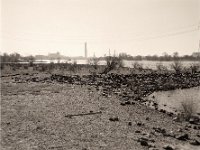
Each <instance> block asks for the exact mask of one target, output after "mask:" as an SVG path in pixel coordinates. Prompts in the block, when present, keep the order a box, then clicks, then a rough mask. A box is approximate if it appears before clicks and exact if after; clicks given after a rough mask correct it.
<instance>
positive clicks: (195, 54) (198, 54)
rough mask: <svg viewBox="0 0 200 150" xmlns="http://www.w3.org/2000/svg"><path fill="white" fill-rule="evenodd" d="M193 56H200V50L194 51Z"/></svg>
mask: <svg viewBox="0 0 200 150" xmlns="http://www.w3.org/2000/svg"><path fill="white" fill-rule="evenodd" d="M192 56H193V57H200V52H194V53H192Z"/></svg>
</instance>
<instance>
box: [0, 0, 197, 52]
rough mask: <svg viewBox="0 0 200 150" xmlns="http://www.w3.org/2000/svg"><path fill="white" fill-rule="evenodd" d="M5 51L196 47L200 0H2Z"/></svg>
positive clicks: (186, 49) (185, 49)
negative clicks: (85, 44)
mask: <svg viewBox="0 0 200 150" xmlns="http://www.w3.org/2000/svg"><path fill="white" fill-rule="evenodd" d="M0 22H1V25H0V27H1V40H0V44H1V45H0V46H1V53H4V52H7V53H13V52H17V53H20V54H22V55H38V54H41V55H47V54H48V53H55V52H60V53H61V54H63V55H66V56H84V43H85V42H87V49H88V55H89V56H93V55H94V54H95V55H96V56H104V55H105V54H106V55H108V53H109V49H110V52H111V54H113V53H114V51H115V52H116V54H119V53H122V52H124V53H128V54H131V55H134V56H135V55H154V54H157V55H162V54H163V53H164V52H167V53H168V54H173V53H174V52H178V53H179V54H180V55H186V54H192V53H193V52H197V51H198V47H199V40H200V29H199V28H200V0H1V20H0Z"/></svg>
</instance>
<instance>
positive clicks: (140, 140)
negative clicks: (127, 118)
mask: <svg viewBox="0 0 200 150" xmlns="http://www.w3.org/2000/svg"><path fill="white" fill-rule="evenodd" d="M138 142H140V144H141V145H142V146H149V144H148V140H147V139H143V138H139V139H138Z"/></svg>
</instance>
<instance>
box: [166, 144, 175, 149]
mask: <svg viewBox="0 0 200 150" xmlns="http://www.w3.org/2000/svg"><path fill="white" fill-rule="evenodd" d="M163 149H166V150H174V149H175V148H174V146H171V145H165V146H164V147H163Z"/></svg>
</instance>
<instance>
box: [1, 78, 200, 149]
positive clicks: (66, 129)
mask: <svg viewBox="0 0 200 150" xmlns="http://www.w3.org/2000/svg"><path fill="white" fill-rule="evenodd" d="M10 81H11V80H10V78H9V77H8V78H2V81H1V82H2V83H1V92H2V93H1V94H2V96H1V135H2V136H1V138H2V139H1V148H2V150H14V149H16V150H46V149H47V150H52V149H55V150H98V149H102V150H111V149H113V150H142V149H163V147H165V146H169V147H173V148H174V149H180V150H181V149H182V150H199V149H200V147H199V146H193V145H191V144H190V142H192V141H193V140H194V139H196V140H198V141H200V132H199V129H198V130H197V129H194V125H190V124H189V123H186V122H182V123H181V122H175V121H173V116H168V115H167V114H165V113H161V112H158V111H156V110H153V109H151V108H148V107H146V106H144V105H141V104H139V103H137V102H136V103H135V104H134V105H126V106H122V105H120V98H119V97H117V96H114V95H111V96H110V97H107V98H105V97H103V96H101V95H100V94H99V93H98V91H96V90H95V89H94V88H93V87H89V86H80V85H70V84H58V83H55V84H53V83H14V82H10ZM80 114H82V115H80ZM83 114H85V115H83ZM86 114H87V115H86ZM69 115H77V116H71V117H70V116H69ZM111 118H118V120H116V121H113V120H112V119H111ZM198 126H199V125H198ZM158 129H161V130H165V132H166V133H167V134H163V133H162V131H160V130H158ZM183 134H188V135H189V139H188V140H186V141H182V140H178V139H177V138H176V137H177V136H179V135H183ZM141 139H145V141H146V142H147V143H148V145H146V146H145V144H142V142H141Z"/></svg>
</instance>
